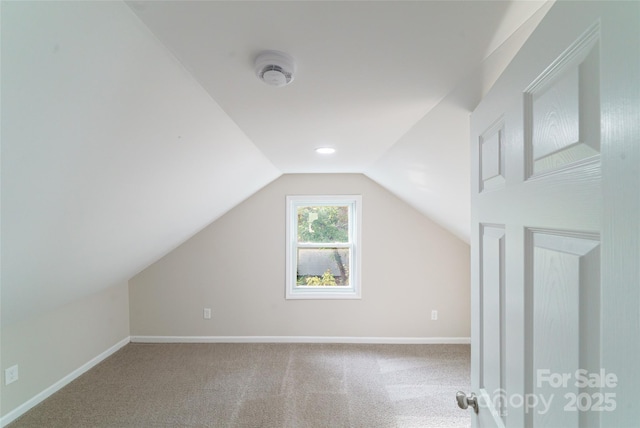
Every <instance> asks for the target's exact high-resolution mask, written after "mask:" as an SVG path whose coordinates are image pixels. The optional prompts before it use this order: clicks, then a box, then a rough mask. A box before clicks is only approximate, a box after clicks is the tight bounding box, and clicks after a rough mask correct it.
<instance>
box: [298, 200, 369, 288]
mask: <svg viewBox="0 0 640 428" xmlns="http://www.w3.org/2000/svg"><path fill="white" fill-rule="evenodd" d="M361 204H362V197H361V196H359V195H339V196H287V290H286V298H287V299H359V298H360V296H361V292H360V223H361V220H360V219H361Z"/></svg>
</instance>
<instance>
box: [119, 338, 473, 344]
mask: <svg viewBox="0 0 640 428" xmlns="http://www.w3.org/2000/svg"><path fill="white" fill-rule="evenodd" d="M131 342H132V343H354V344H356V343H364V344H390V345H391V344H396V345H436V344H462V345H468V344H470V343H471V338H470V337H347V336H131Z"/></svg>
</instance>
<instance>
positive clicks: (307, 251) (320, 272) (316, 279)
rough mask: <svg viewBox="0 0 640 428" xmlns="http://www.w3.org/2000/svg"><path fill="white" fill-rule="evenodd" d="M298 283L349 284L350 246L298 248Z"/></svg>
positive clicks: (318, 284) (315, 284) (313, 284)
mask: <svg viewBox="0 0 640 428" xmlns="http://www.w3.org/2000/svg"><path fill="white" fill-rule="evenodd" d="M296 284H297V285H299V286H300V285H302V286H305V285H311V286H341V285H342V286H345V285H349V249H348V248H298V272H297V278H296Z"/></svg>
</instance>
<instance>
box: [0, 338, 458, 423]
mask: <svg viewBox="0 0 640 428" xmlns="http://www.w3.org/2000/svg"><path fill="white" fill-rule="evenodd" d="M469 359H470V356H469V346H468V345H353V344H129V345H127V346H125V347H124V348H122V349H121V350H120V351H118V352H116V353H115V354H114V355H112V356H111V357H109V358H107V359H106V360H105V361H103V362H102V363H100V364H99V365H97V366H96V367H94V368H93V369H92V370H90V371H88V372H87V373H85V374H84V375H82V376H80V377H79V378H78V379H76V380H75V381H73V382H72V383H70V384H69V385H67V386H66V387H65V388H63V389H62V390H60V391H59V392H57V393H56V394H54V395H52V396H51V397H49V398H48V399H47V400H45V401H44V402H42V403H41V404H39V405H38V406H36V407H35V408H33V409H31V410H30V411H29V412H27V413H25V414H24V415H23V416H22V417H20V418H19V419H17V420H16V421H15V422H13V423H12V424H11V425H10V427H11V428H20V427H47V428H50V427H51V428H53V427H65V428H67V427H268V428H276V427H331V428H333V427H367V428H373V427H456V428H459V427H468V426H470V413H468V411H462V410H460V409H458V407H457V405H456V403H455V393H456V391H458V390H463V391H469V389H470V388H469V383H470V382H469V377H470V374H469V365H470V363H469Z"/></svg>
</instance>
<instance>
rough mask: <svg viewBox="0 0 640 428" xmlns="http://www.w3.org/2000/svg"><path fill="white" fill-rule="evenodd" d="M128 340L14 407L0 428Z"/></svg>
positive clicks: (127, 338) (124, 343) (123, 340)
mask: <svg viewBox="0 0 640 428" xmlns="http://www.w3.org/2000/svg"><path fill="white" fill-rule="evenodd" d="M130 339H131V338H130V337H129V336H127V337H125V338H124V339H122V340H121V341H119V342H118V343H116V344H115V345H113V346H112V347H110V348H109V349H107V350H106V351H104V352H102V353H100V354H99V355H97V356H96V357H94V358H92V359H91V360H89V361H87V362H86V363H84V364H83V365H82V366H80V367H78V368H77V369H75V370H74V371H72V372H71V373H69V374H68V375H66V376H65V377H63V378H62V379H60V380H59V381H57V382H56V383H54V384H53V385H51V386H50V387H48V388H46V389H45V390H44V391H42V392H40V393H39V394H37V395H35V396H33V397H32V398H31V399H29V400H27V401H25V402H24V403H22V404H21V405H19V406H18V407H16V408H15V409H13V410H12V411H10V412H9V413H7V414H6V415H4V416H3V417H2V418H0V427H4V426H7V425H9V424H10V423H11V422H13V421H15V420H16V419H18V418H19V417H20V416H22V415H23V414H25V413H26V412H28V411H29V410H31V409H32V408H33V407H35V406H36V405H38V404H40V403H41V402H43V401H44V400H46V399H47V398H49V397H50V396H51V395H53V394H54V393H56V392H58V391H60V390H61V389H62V388H64V387H65V386H67V385H68V384H69V383H71V382H72V381H74V380H75V379H77V378H78V377H80V376H81V375H82V374H84V373H86V372H87V371H89V370H91V369H92V368H93V367H95V366H96V365H98V364H99V363H100V362H102V361H103V360H105V359H106V358H107V357H109V356H111V355H112V354H114V353H115V352H116V351H118V350H120V349H121V348H122V347H124V346H125V345H127V344H128V343H129V342H130V341H131V340H130Z"/></svg>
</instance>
